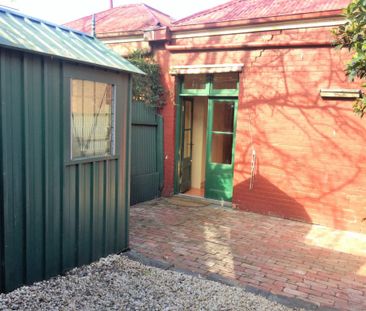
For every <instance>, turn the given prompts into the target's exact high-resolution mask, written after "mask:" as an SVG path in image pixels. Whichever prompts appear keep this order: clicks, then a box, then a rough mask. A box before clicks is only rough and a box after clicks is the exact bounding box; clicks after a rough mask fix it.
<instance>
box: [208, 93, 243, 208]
mask: <svg viewBox="0 0 366 311" xmlns="http://www.w3.org/2000/svg"><path fill="white" fill-rule="evenodd" d="M237 104H238V101H237V100H236V99H209V102H208V119H207V123H208V124H207V155H206V186H205V188H206V189H205V196H206V197H207V198H210V199H215V200H224V201H231V200H232V196H233V172H234V151H235V129H236V111H237Z"/></svg>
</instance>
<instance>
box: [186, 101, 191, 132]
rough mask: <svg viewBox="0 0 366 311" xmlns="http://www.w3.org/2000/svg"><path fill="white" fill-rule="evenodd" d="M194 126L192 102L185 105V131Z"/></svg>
mask: <svg viewBox="0 0 366 311" xmlns="http://www.w3.org/2000/svg"><path fill="white" fill-rule="evenodd" d="M191 124H192V102H190V101H186V102H185V103H184V129H190V128H191Z"/></svg>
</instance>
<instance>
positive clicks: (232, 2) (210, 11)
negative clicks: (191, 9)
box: [173, 0, 245, 24]
mask: <svg viewBox="0 0 366 311" xmlns="http://www.w3.org/2000/svg"><path fill="white" fill-rule="evenodd" d="M241 1H245V0H231V1H228V2H226V3H223V4H219V5H217V6H214V7H213V8H210V9H206V10H203V11H201V12H197V13H194V14H192V15H189V16H187V17H184V18H182V19H179V20H177V21H175V22H173V24H178V23H182V22H185V21H188V20H190V19H192V17H201V16H204V15H207V14H208V13H213V12H216V11H219V10H221V9H223V8H226V7H228V6H230V5H232V4H234V3H236V2H241Z"/></svg>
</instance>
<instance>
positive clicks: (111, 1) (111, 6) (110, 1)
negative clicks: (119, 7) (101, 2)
mask: <svg viewBox="0 0 366 311" xmlns="http://www.w3.org/2000/svg"><path fill="white" fill-rule="evenodd" d="M109 3H110V5H109V6H110V8H111V9H113V0H109Z"/></svg>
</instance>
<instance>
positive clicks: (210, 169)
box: [205, 98, 238, 202]
mask: <svg viewBox="0 0 366 311" xmlns="http://www.w3.org/2000/svg"><path fill="white" fill-rule="evenodd" d="M228 101H231V102H233V103H234V120H233V122H234V126H233V132H218V131H212V122H213V112H214V111H213V107H214V104H215V103H219V102H228ZM237 111H238V99H232V98H209V100H208V114H207V140H206V141H207V144H206V185H205V197H208V198H210V199H216V200H224V201H229V202H231V201H232V193H233V177H234V161H235V146H236V122H237ZM215 133H216V134H224V135H232V136H233V143H232V150H231V163H230V164H227V163H212V162H211V159H212V157H211V146H212V134H215ZM210 175H212V176H215V180H212V181H211V180H210ZM219 175H221V176H225V175H226V176H229V177H227V178H231V180H230V181H229V184H228V185H227V184H226V185H225V179H224V178H222V180H221V183H223V186H222V189H218V188H217V189H215V191H213V190H212V189H211V187H210V186H211V185H215V186H216V187H217V185H218V184H220V182H219V181H218V180H217V176H219ZM230 175H231V176H230ZM225 186H226V187H225ZM227 187H230V189H228V188H227ZM225 190H226V191H225ZM218 196H221V197H218Z"/></svg>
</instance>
